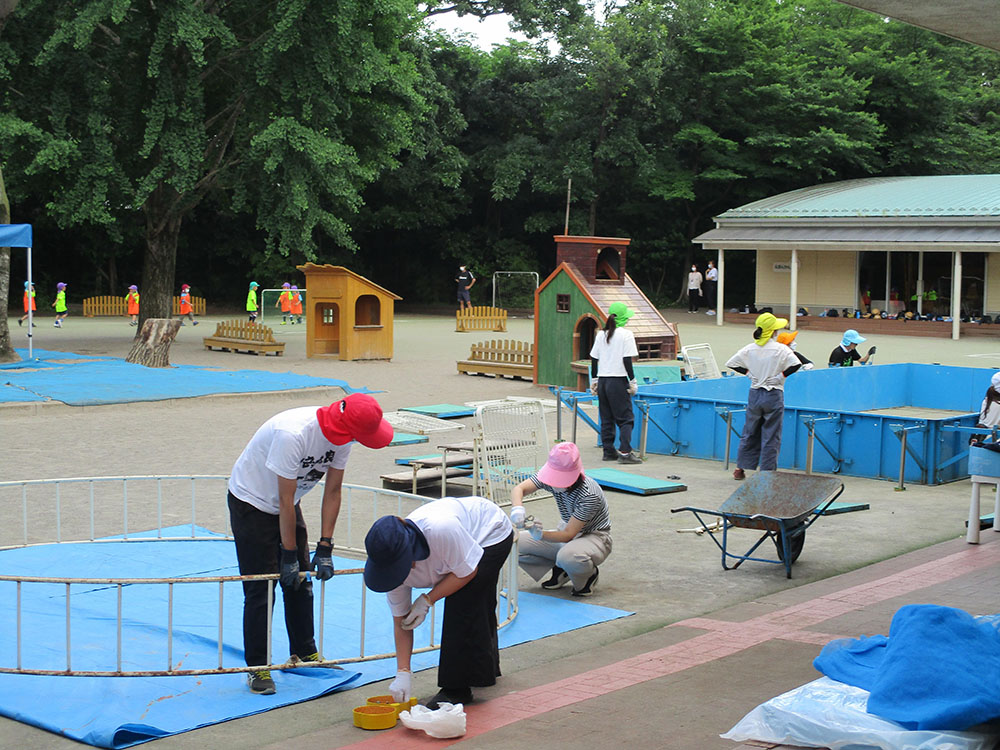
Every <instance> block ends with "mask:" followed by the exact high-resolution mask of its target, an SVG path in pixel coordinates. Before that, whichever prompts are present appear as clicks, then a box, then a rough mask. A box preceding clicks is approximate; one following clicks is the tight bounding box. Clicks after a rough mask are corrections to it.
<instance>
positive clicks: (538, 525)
mask: <svg viewBox="0 0 1000 750" xmlns="http://www.w3.org/2000/svg"><path fill="white" fill-rule="evenodd" d="M544 531H545V527H544V526H542V522H541V521H535V522H534V523H533V524H531V528H530V529H528V533H530V534H531V538H532V539H534V540H535V541H536V542H540V541H542V534H543V533H544Z"/></svg>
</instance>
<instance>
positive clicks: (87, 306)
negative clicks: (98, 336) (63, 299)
mask: <svg viewBox="0 0 1000 750" xmlns="http://www.w3.org/2000/svg"><path fill="white" fill-rule="evenodd" d="M191 307H192V308H193V312H194V314H195V315H204V314H205V298H204V297H192V298H191ZM127 309H128V308H127V307H126V304H125V297H124V296H121V297H118V296H116V295H103V296H99V297H87V298H86V299H84V300H83V317H85V318H95V317H100V316H121V315H125V314H126V311H127ZM171 310H173V314H174V315H180V314H181V298H180V297H174V299H173V303H172V306H171Z"/></svg>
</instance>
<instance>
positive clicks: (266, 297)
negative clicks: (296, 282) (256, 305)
mask: <svg viewBox="0 0 1000 750" xmlns="http://www.w3.org/2000/svg"><path fill="white" fill-rule="evenodd" d="M284 291H285V290H284V289H262V290H261V292H260V313H259V320H260V322H261V323H262V324H263V323H266V322H267V321H268V320H270V321H271V324H274V323H280V322H281V320H282V312H281V305H278V304H277V302H278V298H279V297H281V293H282V292H284ZM298 292H299V295H300V296H301V297H302V305H303V308H302V309H303V310H304V309H305V304H306V290H305V289H299V290H298ZM299 318H302V320H301V323H302V324H303V325H305V322H306V321H305V314H304V313H303V314H302V315H296V316H295V318H294V322H296V323H298V322H300V321H299Z"/></svg>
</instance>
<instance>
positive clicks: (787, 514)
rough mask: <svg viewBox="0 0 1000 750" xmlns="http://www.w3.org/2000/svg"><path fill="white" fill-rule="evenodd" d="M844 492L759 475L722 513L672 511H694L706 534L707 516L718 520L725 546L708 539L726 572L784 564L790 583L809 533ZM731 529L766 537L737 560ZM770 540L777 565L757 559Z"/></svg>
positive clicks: (804, 478)
mask: <svg viewBox="0 0 1000 750" xmlns="http://www.w3.org/2000/svg"><path fill="white" fill-rule="evenodd" d="M843 491H844V485H843V483H842V482H841V481H840V480H839V479H836V478H835V477H823V476H814V475H811V474H790V473H787V472H781V471H759V472H756V473H755V474H753V475H752V476H751V477H750V478H749V479H747V480H746V481H744V482H743V483H741V484H740V487H739V489H737V490H736V492H734V493H733V494H732V495H730V496H729V498H728V499H727V500H726V501H725V502H724V503H723V504H722V505H721V506H720V507H719V509H718V510H710V509H708V508H693V507H691V506H684V507H683V508H672V509H671V510H670V512H671V513H680V512H681V511H691V512H692V513H694V515H695V518H697V519H698V522H699V523H700V524H701V525H702V527H704V528H708V524H706V523H705V518H703V516H705V517H709V516H715V517H716V519H717V520H716V522H715V523H716V524H720V525H721V527H722V540H721V541H719V539H718V538H717V537H716V536H715V535H714V534H708V536H709V537H710V538H711V540H712V541H713V542H715V545H716V546H717V547H718V548H719V549H720V550H721V551H722V569H723V570H731V569H735V568H738V567H740V565H741V564H743V561H744V560H753V561H754V562H767V563H777V564H779V565H782V564H783V565H784V566H785V573H786V575H787V576H788V578H791V577H792V563H794V562H795V561H796V560H797V559H798V558H799V555H800V554H801V553H802V546H803V545H804V544H805V541H806V529H808V528H809V527H810V526H812V525H813V523H815V521H816V519H817V518H819V517H820V516H821V515H822V514H823V511H825V510H826V509H827V508H829V507H830V505H831V504H832V503H833V502H834V501H835V500H836V499H837V498H838V497H840V493H842V492H843ZM730 527H734V528H738V529H754V530H757V531H763V532H764V533H763V534H762V535H761V537H760V538H759V539H757V541H756V542H754V544H753V546H751V547H750V549H748V550H747V551H746V552H745V553H743V554H742V555H738V554H735V553H733V552H730V551H729V547H728V545H729V542H730V538H729V529H730ZM768 539H770V540H771V541H772V542H774V546H775V549H776V551H777V556H778V559H777V560H774V559H771V558H768V557H755V556H754V553H755V552H757V549H758V548H759V547H760V546H761V545H762V544H763V543H764V542H765V541H766V540H768ZM758 554H759V555H763V554H764V553H763V552H760V553H758ZM730 560H735V561H736V562H735V564H733V565H730V564H729V561H730Z"/></svg>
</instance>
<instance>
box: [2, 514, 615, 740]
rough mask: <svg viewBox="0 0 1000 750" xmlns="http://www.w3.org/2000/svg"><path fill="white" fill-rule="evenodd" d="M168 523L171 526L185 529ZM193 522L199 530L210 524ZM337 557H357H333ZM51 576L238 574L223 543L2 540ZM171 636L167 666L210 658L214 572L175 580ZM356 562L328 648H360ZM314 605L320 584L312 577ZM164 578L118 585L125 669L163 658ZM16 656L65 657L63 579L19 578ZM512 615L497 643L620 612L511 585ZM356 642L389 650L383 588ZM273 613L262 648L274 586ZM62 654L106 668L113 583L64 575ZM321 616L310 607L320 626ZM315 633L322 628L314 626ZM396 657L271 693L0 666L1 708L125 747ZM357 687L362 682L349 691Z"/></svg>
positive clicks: (337, 597) (9, 654) (327, 626)
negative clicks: (73, 581) (1, 670)
mask: <svg viewBox="0 0 1000 750" xmlns="http://www.w3.org/2000/svg"><path fill="white" fill-rule="evenodd" d="M190 533H191V527H190V526H184V527H178V528H177V529H176V530H175V533H174V534H169V535H176V536H182V535H184V534H190ZM207 533H208V532H204V531H203V530H199V535H204V534H207ZM335 565H336V566H337V567H338V568H339V569H347V568H355V567H358V566H359V563H358V561H356V560H346V559H342V558H337V559H336V560H335ZM39 571H44V574H45V575H46V576H50V577H70V576H73V577H87V578H103V577H119V578H120V577H126V576H127V577H139V578H168V577H185V578H191V579H196V578H198V577H200V576H213V575H218V576H222V575H238V571H237V566H236V555H235V550H234V547H233V545H232V543H231V542H227V541H224V540H219V541H197V540H189V541H148V542H147V541H129V542H124V543H101V542H95V543H92V544H73V545H69V544H64V545H60V546H59V547H58V550H55V549H54V545H44V546H38V547H28V548H24V549H16V550H6V551H3V552H2V553H0V574H3V575H30V574H33V573H37V572H39ZM173 589H174V591H173V626H172V631H171V632H172V637H173V645H172V648H171V651H170V654H171V659H170V660H171V662H172V663H173V665H174V668H175V669H212V668H215V667H216V666H217V665H218V659H219V645H218V632H219V611H220V603H219V598H220V594H219V584H218V583H185V584H174V586H173ZM362 590H363V583H362V580H361V576H360V575H349V576H336V577H335V578H334V579H333V580H332V581H330V582H328V583H327V584H326V593H325V614H324V626H323V642H322V649H323V652H324V655H325V656H326V657H327V658H331V659H338V658H347V657H355V656H358V655H359V652H360V614H359V613H360V611H361V596H362ZM314 594H315V597H316V603H317V607H318V606H319V601H320V596H319V585H318V584H316V587H315V589H314ZM168 596H169V593H168V587H167V586H166V585H164V584H133V585H128V586H124V587H123V588H122V599H121V601H122V614H121V617H122V649H121V659H122V667H123V669H130V670H154V669H165V668H166V665H167V660H168V650H167V649H168V646H167V622H168V619H167V617H168V609H169V608H168V601H169V600H168ZM21 597H22V600H21V601H22V604H21V638H22V646H21V664H22V668H25V669H60V670H61V669H66V667H67V659H66V639H67V636H66V587H65V585H64V584H28V583H25V584H22V586H21ZM519 605H520V612H519V614H518V617H517V619H516V620H515V622H514V623H513V624H511V625H509V626H508V627H506V628H504V629H503V630H501V631H500V635H499V639H500V646H501V648H504V647H507V646H512V645H515V644H518V643H524V642H526V641H530V640H534V639H537V638H543V637H546V636H549V635H554V634H556V633H562V632H566V631H568V630H574V629H577V628H581V627H585V626H587V625H591V624H594V623H598V622H604V621H607V620H612V619H616V618H619V617H625V616H627V615H629V614H631V613H629V612H623V611H621V610H616V609H609V608H606V607H599V606H594V605H591V604H584V603H581V602H577V601H571V600H568V599H565V598H562V597H558V596H543V595H533V594H525V593H521V594H520V596H519ZM16 606H17V589H16V584H14V583H9V582H0V608H2V609H3V611H5V612H7V613H8V616H7V617H4V618H0V666H4V667H13V666H16V664H17V623H18V620H17V618H16V617H15V616H14V614H13V613H14V612H16ZM242 606H243V594H242V590H241V588H240V584H239V583H238V582H234V583H226V584H224V586H223V593H222V604H221V610H222V629H223V632H222V641H223V649H222V660H223V666H227V667H228V666H233V667H236V666H242V664H243V649H242V642H243V635H242ZM366 607H367V616H368V620H367V627H366V631H365V653H366V654H379V653H389V652H391V651H392V649H393V642H392V618H391V616H390V615H389V611H388V607H387V605H386V602H385V596H384V595H381V594H372V593H371V592H368V593H367V595H366ZM275 609H276V611H275V613H274V623H275V629H274V640H273V653H274V655H275V659H276V660H280V659H282V658H284V657H285V656H286V655H287V654H288V641H287V638H286V636H285V633H284V628H283V627H282V625H281V624H282V623H283V621H284V619H283V618H284V615H283V613H282V611H281V610H282V605H281V597H280V595H279V596H278V597H277V602H276V605H275ZM71 612H72V615H71V648H70V654H71V667H72V668H73V669H74V670H87V669H90V670H94V671H98V670H109V669H110V670H114V669H116V668H117V661H118V651H117V645H116V644H117V638H116V620H117V613H118V591H117V587H115V586H109V585H100V584H95V585H85V584H78V585H73V586H72V588H71ZM434 620H435V629H436V630H437V634H436V640H435V642H438V643H439V642H440V622H441V617H440V612H439V613H438V615H437V616H436V617H435V618H434ZM430 626H431V625H430V617H428V620H427V621H426V622H425V623H424V624H423V625H422V626H421V627H420V628H418V629H417V631H415V643H416V645H417V646H418V647H420V646H422V645H426V644H427V643H428V641H429V638H430V632H429V628H430ZM318 628H319V617H318V616H317V629H318ZM317 642H319V633H317ZM437 658H438V657H437V653H436V652H431V653H426V654H418V655H415V656H414V658H413V667H414V669H415V670H416V669H425V668H427V667H432V666H436V664H437ZM395 669H396V667H395V660H394V659H382V660H379V661H375V662H364V663H360V664H350V665H348V667H347V669H345V670H327V669H300V670H291V671H284V672H274V673H272V674H273V676H274V679H275V683H276V685H277V688H278V691H277V693H276V694H275V695H271V696H260V695H252V694H251V693H249V691H248V690H247V687H246V678H245V676H244V675H243V674H230V675H211V676H202V677H58V676H31V675H14V674H0V713H2V714H3V715H5V716H8V717H10V718H13V719H16V720H19V721H23V722H26V723H28V724H32V725H34V726H38V727H41V728H43V729H46V730H48V731H51V732H55V733H57V734H60V735H64V736H66V737H70V738H72V739H76V740H79V741H81V742H86V743H88V744H91V745H96V746H98V747H116V748H117V747H128V746H130V745H134V744H138V743H140V742H145V741H148V740H150V739H155V738H157V737H162V736H167V735H171V734H177V733H180V732H184V731H188V730H191V729H196V728H197V727H200V726H205V725H208V724H213V723H217V722H220V721H226V720H228V719H233V718H238V717H242V716H248V715H251V714H255V713H260V712H262V711H267V710H270V709H272V708H277V707H279V706H283V705H288V704H290V703H296V702H300V701H304V700H309V699H311V698H316V697H319V696H321V695H325V694H327V693H331V692H334V691H338V690H343V689H346V688H348V687H350V688H353V687H358V686H361V685H365V684H368V683H371V682H376V681H379V680H383V679H386V678H388V677H391V676H392V675H394V674H395ZM363 698H367V695H360V694H359V699H358V703H359V704H361V703H363V702H364V700H363Z"/></svg>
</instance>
